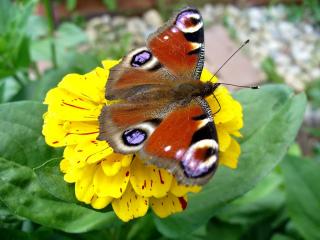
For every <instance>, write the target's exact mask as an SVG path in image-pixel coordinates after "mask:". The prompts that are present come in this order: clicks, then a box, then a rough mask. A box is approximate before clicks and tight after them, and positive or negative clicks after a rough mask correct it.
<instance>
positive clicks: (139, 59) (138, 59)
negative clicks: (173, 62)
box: [131, 50, 152, 67]
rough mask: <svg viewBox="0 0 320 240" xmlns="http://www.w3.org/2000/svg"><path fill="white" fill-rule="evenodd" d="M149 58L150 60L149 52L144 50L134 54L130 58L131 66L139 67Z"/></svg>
mask: <svg viewBox="0 0 320 240" xmlns="http://www.w3.org/2000/svg"><path fill="white" fill-rule="evenodd" d="M151 58H152V54H151V53H150V52H149V51H146V50H144V51H142V52H139V53H137V54H135V55H134V56H133V57H132V60H131V66H133V67H141V66H142V65H143V64H145V63H147V62H148V61H150V59H151Z"/></svg>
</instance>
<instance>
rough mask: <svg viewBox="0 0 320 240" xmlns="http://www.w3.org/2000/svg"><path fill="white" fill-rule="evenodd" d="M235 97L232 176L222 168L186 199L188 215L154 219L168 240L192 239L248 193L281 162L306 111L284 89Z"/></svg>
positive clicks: (302, 99)
mask: <svg viewBox="0 0 320 240" xmlns="http://www.w3.org/2000/svg"><path fill="white" fill-rule="evenodd" d="M235 97H236V98H237V99H238V100H239V101H240V102H241V104H242V105H243V108H244V124H245V127H244V129H243V131H242V133H243V135H244V139H243V141H242V143H241V148H242V155H241V158H240V161H239V166H238V168H237V169H236V170H231V169H228V168H225V167H220V168H219V170H218V172H217V174H216V176H214V177H213V179H212V181H210V182H209V183H208V184H207V185H206V186H204V189H203V191H202V192H200V193H198V194H193V195H191V196H190V199H189V206H188V208H187V210H186V211H184V212H182V213H179V214H175V215H172V216H170V217H168V218H166V219H158V218H156V219H155V221H156V225H157V227H158V229H159V230H160V231H161V232H162V233H163V234H165V235H166V236H169V237H179V236H182V235H184V234H187V233H190V232H191V231H193V230H195V229H196V228H198V227H199V226H200V225H202V224H203V223H205V222H206V221H208V219H210V218H211V217H212V216H213V215H214V214H215V213H216V212H217V210H218V209H219V208H220V207H222V206H223V205H224V204H226V203H227V202H228V201H231V200H233V199H235V198H236V197H239V196H241V195H243V194H244V193H245V192H247V191H249V190H250V189H252V188H253V187H254V186H255V185H256V184H257V182H259V180H261V179H262V178H263V177H265V176H266V175H267V174H268V173H269V172H270V171H271V170H272V169H273V168H274V167H275V166H276V165H277V164H278V163H279V162H280V160H281V159H282V158H283V156H284V154H285V153H286V151H287V148H288V146H289V145H290V144H291V143H292V142H293V140H294V138H295V136H296V134H297V131H298V129H299V127H300V125H301V122H302V119H303V113H304V109H305V105H306V98H305V95H304V94H299V95H294V93H293V92H292V91H291V90H290V89H289V88H287V87H285V86H281V85H271V86H265V87H262V88H261V89H260V90H257V91H252V90H243V91H239V92H238V93H237V94H236V95H235ZM222 107H223V106H222Z"/></svg>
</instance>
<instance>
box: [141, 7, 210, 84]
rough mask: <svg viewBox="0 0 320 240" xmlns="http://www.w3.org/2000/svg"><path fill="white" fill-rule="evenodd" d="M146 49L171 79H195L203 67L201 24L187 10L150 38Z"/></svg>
mask: <svg viewBox="0 0 320 240" xmlns="http://www.w3.org/2000/svg"><path fill="white" fill-rule="evenodd" d="M147 46H148V48H149V49H150V50H151V52H152V54H153V55H154V56H155V57H156V58H157V59H158V61H159V62H160V63H162V65H163V67H165V68H166V69H168V70H169V71H170V73H171V74H173V75H174V76H180V77H181V78H182V79H199V78H200V74H201V71H202V69H203V64H204V31H203V20H202V17H201V15H200V13H199V11H198V10H197V9H195V8H190V7H187V8H185V9H183V10H181V11H180V12H179V13H178V14H177V15H176V16H174V17H173V18H172V19H170V20H169V21H168V22H167V23H166V24H165V25H164V26H163V27H161V28H160V29H159V30H158V31H157V32H155V33H154V34H152V35H150V37H149V38H148V41H147Z"/></svg>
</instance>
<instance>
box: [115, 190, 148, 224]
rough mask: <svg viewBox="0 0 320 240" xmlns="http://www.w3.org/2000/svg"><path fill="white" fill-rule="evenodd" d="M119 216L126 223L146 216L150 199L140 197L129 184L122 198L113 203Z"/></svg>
mask: <svg viewBox="0 0 320 240" xmlns="http://www.w3.org/2000/svg"><path fill="white" fill-rule="evenodd" d="M112 207H113V210H114V212H115V213H116V214H117V216H118V217H119V218H120V219H121V220H122V221H124V222H127V221H129V220H131V219H133V218H137V217H142V216H144V215H145V214H146V213H147V211H148V208H149V199H148V198H145V197H143V196H140V195H138V194H137V193H136V192H135V191H134V190H133V188H132V187H131V185H130V184H129V185H128V187H127V189H126V192H125V193H124V194H123V195H122V197H120V198H118V199H114V200H113V201H112Z"/></svg>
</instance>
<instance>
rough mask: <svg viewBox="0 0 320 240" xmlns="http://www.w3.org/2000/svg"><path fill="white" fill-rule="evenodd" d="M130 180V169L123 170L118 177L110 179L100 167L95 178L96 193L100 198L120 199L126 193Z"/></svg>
mask: <svg viewBox="0 0 320 240" xmlns="http://www.w3.org/2000/svg"><path fill="white" fill-rule="evenodd" d="M129 178H130V168H122V169H121V170H120V171H119V172H118V173H117V174H116V175H114V176H112V177H108V176H106V175H105V173H104V172H103V170H102V167H100V166H99V167H98V169H97V171H96V173H95V176H94V180H93V182H94V192H95V193H96V194H97V196H99V197H114V198H119V197H121V196H122V194H123V193H124V192H125V190H126V188H127V185H128V183H129Z"/></svg>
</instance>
